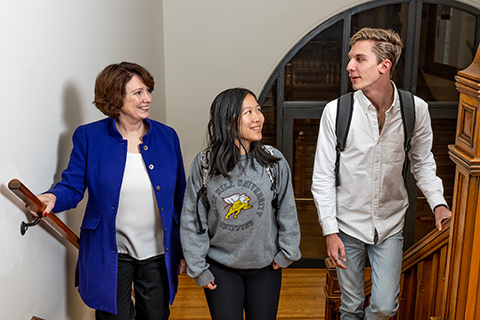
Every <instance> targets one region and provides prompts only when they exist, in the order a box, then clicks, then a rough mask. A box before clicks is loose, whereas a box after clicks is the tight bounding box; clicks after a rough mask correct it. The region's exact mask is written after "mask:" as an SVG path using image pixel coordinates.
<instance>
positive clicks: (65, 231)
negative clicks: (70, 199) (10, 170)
mask: <svg viewBox="0 0 480 320" xmlns="http://www.w3.org/2000/svg"><path fill="white" fill-rule="evenodd" d="M8 188H9V189H10V190H11V191H12V192H13V193H15V195H16V196H17V197H19V198H20V199H21V200H22V201H23V202H25V203H26V204H27V205H28V206H29V207H30V208H31V209H32V210H33V211H35V212H37V213H40V214H41V213H43V212H44V210H45V208H46V206H45V204H44V203H43V202H42V201H41V200H40V199H39V198H38V197H37V196H36V195H35V194H33V193H32V192H31V191H30V190H29V189H28V188H27V187H26V186H25V185H24V184H23V183H22V182H21V181H20V180H18V179H12V180H10V182H9V183H8ZM42 220H44V221H45V222H47V223H48V225H50V227H52V228H53V229H55V230H56V231H57V232H58V233H60V235H62V236H63V237H64V238H65V239H67V240H68V241H69V242H70V243H71V244H73V245H74V246H75V247H76V248H77V249H78V247H79V238H78V236H77V235H76V234H75V233H74V232H73V231H72V230H71V229H70V228H69V227H67V225H66V224H65V223H63V221H62V220H60V218H59V217H57V215H56V214H55V213H53V212H51V213H49V214H48V215H47V216H46V217H44V218H43V219H42Z"/></svg>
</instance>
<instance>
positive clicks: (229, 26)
mask: <svg viewBox="0 0 480 320" xmlns="http://www.w3.org/2000/svg"><path fill="white" fill-rule="evenodd" d="M365 2H366V1H365V0H357V1H353V0H337V1H334V2H332V1H324V0H298V1H291V0H204V1H198V0H163V1H160V0H135V1H131V0H82V1H73V0H42V1H27V0H16V1H8V2H7V1H2V2H1V3H0V43H1V45H0V70H1V71H2V76H1V77H0V97H1V98H2V100H1V101H2V102H1V103H0V108H1V109H0V110H1V116H0V137H1V138H0V288H2V290H0V318H1V319H15V320H16V319H22V320H23V319H31V317H32V316H33V315H36V316H39V317H42V318H45V319H48V320H57V319H58V320H68V319H72V320H80V319H93V313H92V311H91V310H89V309H88V308H87V307H85V306H84V304H83V303H82V302H81V300H80V298H79V296H78V293H77V292H76V289H75V288H74V287H73V281H74V269H75V262H76V249H74V248H73V247H72V246H71V245H70V244H68V243H65V241H63V240H62V239H59V238H57V237H52V234H53V235H55V234H54V233H52V234H50V233H51V231H49V230H50V229H49V228H44V227H35V228H32V229H30V230H29V231H28V232H27V234H26V235H25V236H24V237H22V236H20V233H19V225H20V223H21V221H23V220H26V218H27V216H26V213H25V210H24V208H23V205H22V203H21V201H19V200H18V199H17V198H16V197H15V196H14V195H13V194H12V193H11V192H10V191H9V190H8V189H7V184H8V181H9V180H10V179H12V178H20V179H21V180H22V181H24V182H25V183H26V184H27V186H28V187H30V188H31V189H32V191H33V192H35V193H40V192H42V191H44V190H46V189H48V188H49V187H50V186H51V184H52V183H54V182H55V181H57V180H58V179H59V176H60V173H61V171H62V170H63V169H64V168H65V166H66V162H67V160H68V157H69V153H70V149H71V140H70V139H71V135H72V133H73V130H74V129H75V128H76V127H77V126H78V125H80V124H83V123H87V122H91V121H93V120H96V119H99V118H102V117H103V115H102V114H101V113H100V112H99V111H97V110H96V109H95V107H94V106H93V105H92V104H91V101H92V100H93V85H94V79H95V76H96V75H97V74H98V72H99V71H100V70H101V69H103V68H104V67H105V66H106V65H108V64H110V63H115V62H120V61H122V60H129V61H135V62H138V63H140V64H142V65H144V66H145V67H147V68H148V69H149V70H150V71H151V72H152V74H153V75H154V76H155V80H156V90H155V92H154V104H153V105H154V108H155V109H154V110H153V111H152V118H154V119H157V120H161V121H165V120H166V122H167V124H169V125H171V126H173V127H174V128H175V129H176V130H177V132H178V133H179V136H180V139H181V144H182V150H183V153H184V158H185V163H186V166H187V169H188V166H189V165H190V162H191V160H192V158H193V156H194V155H195V154H196V153H197V152H198V151H200V150H201V148H202V147H203V143H204V136H205V128H206V123H207V121H208V112H209V108H210V104H211V101H212V100H213V98H214V97H215V95H216V94H218V93H219V92H220V91H222V90H224V89H226V88H228V87H233V86H244V87H247V88H250V89H252V90H253V91H255V92H256V93H257V94H258V93H260V91H261V89H262V88H263V86H264V84H265V82H266V80H267V78H268V77H269V75H270V73H271V72H272V71H273V70H274V68H275V67H276V65H277V64H278V63H279V62H280V61H281V59H282V58H283V57H284V55H285V54H286V53H287V52H288V51H289V50H290V49H291V48H292V47H293V46H294V45H295V44H296V43H297V42H298V41H299V40H300V39H301V38H302V37H303V36H304V35H306V34H307V33H308V32H309V31H311V30H312V29H314V28H315V27H316V26H318V25H319V24H320V23H322V22H324V21H326V20H328V19H329V18H331V17H333V16H335V15H336V14H338V13H340V12H343V11H345V10H348V9H349V8H351V7H354V6H357V5H359V4H362V3H365ZM462 2H465V3H467V4H470V5H472V6H475V7H478V8H480V0H465V1H462ZM162 3H163V7H162ZM162 17H163V19H162ZM164 58H165V59H164ZM83 206H84V205H83V204H81V205H80V207H79V208H78V209H77V210H71V211H70V212H69V213H62V214H60V217H62V218H64V220H65V221H66V222H67V224H68V225H69V226H71V227H72V229H74V230H75V231H77V232H78V226H79V222H80V220H81V217H82V208H83Z"/></svg>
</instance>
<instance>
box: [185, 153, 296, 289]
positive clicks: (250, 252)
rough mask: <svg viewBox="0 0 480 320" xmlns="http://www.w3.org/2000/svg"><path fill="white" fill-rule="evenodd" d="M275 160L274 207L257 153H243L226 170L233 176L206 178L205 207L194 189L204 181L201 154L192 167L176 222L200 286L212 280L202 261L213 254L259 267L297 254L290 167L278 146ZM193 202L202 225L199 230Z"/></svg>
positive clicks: (287, 262) (237, 263)
mask: <svg viewBox="0 0 480 320" xmlns="http://www.w3.org/2000/svg"><path fill="white" fill-rule="evenodd" d="M274 156H275V157H278V158H281V160H280V161H279V162H278V163H276V164H275V166H274V168H273V170H274V172H275V176H276V178H275V181H276V188H277V193H278V213H277V214H276V215H275V214H274V213H273V208H272V205H271V201H272V197H273V192H272V191H271V186H272V183H271V181H270V178H269V177H268V174H267V172H266V170H265V167H262V166H261V165H260V164H259V163H258V162H257V161H256V159H255V160H254V168H252V166H251V158H249V159H248V161H247V160H246V156H245V155H243V156H242V158H241V161H240V162H239V163H238V164H237V166H236V167H235V168H234V169H233V170H232V171H230V172H229V174H230V176H231V179H230V180H227V179H225V178H224V177H223V176H222V175H218V176H215V177H213V178H207V198H208V202H209V204H210V208H209V210H208V212H206V210H205V208H204V206H203V204H202V202H201V201H199V203H197V201H196V200H197V192H198V190H200V188H201V187H202V175H203V173H202V168H201V154H200V153H199V154H197V156H196V157H195V159H194V160H193V162H192V165H191V167H190V175H189V178H188V182H187V188H186V190H185V197H184V202H183V209H182V215H181V225H180V239H181V242H182V247H183V254H184V256H185V259H186V261H187V266H188V268H187V273H188V275H189V276H190V277H192V278H194V279H195V281H196V283H197V284H198V285H199V286H204V285H206V284H208V283H210V282H211V281H213V280H214V276H213V275H212V273H211V272H210V271H209V264H208V262H207V261H206V257H207V256H208V257H209V258H211V259H212V260H214V261H216V262H219V263H221V264H223V265H225V266H227V267H231V268H235V269H260V268H264V267H266V266H268V265H270V264H271V263H272V262H273V261H275V263H277V264H278V265H279V266H281V267H282V268H285V267H287V266H288V265H290V264H291V263H292V262H293V261H295V260H298V259H300V249H299V245H300V227H299V224H298V219H297V209H296V206H295V199H294V195H293V188H292V183H291V174H290V167H289V166H288V163H287V161H286V160H285V158H284V157H283V155H282V154H281V152H280V151H278V150H277V149H274ZM197 205H198V206H199V208H198V210H199V213H200V218H201V220H202V224H203V226H204V228H205V229H206V232H205V233H203V234H199V233H198V229H199V224H198V221H197V220H198V219H197Z"/></svg>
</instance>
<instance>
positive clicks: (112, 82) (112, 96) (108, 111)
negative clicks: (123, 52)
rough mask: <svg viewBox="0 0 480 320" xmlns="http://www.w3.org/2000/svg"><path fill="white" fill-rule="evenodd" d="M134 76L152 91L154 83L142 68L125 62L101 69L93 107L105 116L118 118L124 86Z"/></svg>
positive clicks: (96, 81)
mask: <svg viewBox="0 0 480 320" xmlns="http://www.w3.org/2000/svg"><path fill="white" fill-rule="evenodd" d="M134 75H137V76H138V77H139V78H140V80H142V82H143V83H144V84H145V85H146V86H147V87H148V88H149V89H150V90H151V91H153V88H154V86H155V81H154V80H153V77H152V75H151V74H150V72H148V70H147V69H145V68H144V67H142V66H140V65H138V64H136V63H132V62H125V61H124V62H121V63H116V64H111V65H109V66H108V67H106V68H105V69H103V70H102V72H100V73H99V74H98V76H97V79H96V80H95V100H94V101H93V103H94V104H95V106H96V107H97V108H98V109H99V110H100V111H102V112H103V113H104V114H105V115H107V116H109V117H111V118H114V119H116V118H118V117H119V116H120V109H121V108H122V107H123V98H124V97H125V86H126V85H127V83H128V82H129V81H130V80H131V79H132V77H133V76H134Z"/></svg>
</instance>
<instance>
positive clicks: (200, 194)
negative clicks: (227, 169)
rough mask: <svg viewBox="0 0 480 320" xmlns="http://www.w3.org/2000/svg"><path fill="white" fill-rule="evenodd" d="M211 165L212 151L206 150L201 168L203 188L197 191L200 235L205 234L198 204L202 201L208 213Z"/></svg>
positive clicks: (202, 155)
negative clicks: (208, 185) (209, 168)
mask: <svg viewBox="0 0 480 320" xmlns="http://www.w3.org/2000/svg"><path fill="white" fill-rule="evenodd" d="M209 164H210V150H209V149H206V150H204V151H202V153H201V166H202V187H201V188H200V190H198V191H197V206H196V207H197V221H198V231H197V233H198V234H203V233H205V231H206V230H205V228H204V227H203V224H202V220H201V219H200V213H199V212H198V203H199V201H200V200H202V204H203V207H204V208H205V210H207V211H208V209H209V207H210V204H209V203H208V200H207V176H208V166H209Z"/></svg>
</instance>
